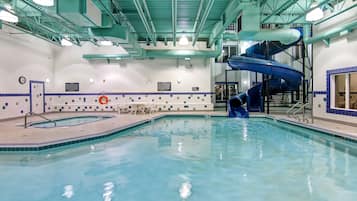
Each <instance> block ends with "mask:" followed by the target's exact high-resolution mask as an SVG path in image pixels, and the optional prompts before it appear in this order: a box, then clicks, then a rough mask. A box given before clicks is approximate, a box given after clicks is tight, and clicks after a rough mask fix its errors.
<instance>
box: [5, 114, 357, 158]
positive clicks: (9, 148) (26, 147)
mask: <svg viewBox="0 0 357 201" xmlns="http://www.w3.org/2000/svg"><path fill="white" fill-rule="evenodd" d="M193 116H195V117H226V115H220V114H161V115H158V116H154V117H150V118H148V119H144V120H141V121H138V122H135V123H131V124H128V125H125V126H121V127H116V128H113V129H111V130H108V131H104V132H100V133H95V134H89V135H84V136H80V137H72V138H66V139H61V140H55V141H48V142H44V143H21V144H0V152H21V151H43V150H48V149H52V148H58V147H62V146H67V145H72V144H78V143H82V142H88V141H92V140H98V139H102V138H106V137H110V136H113V135H114V134H117V133H118V132H122V131H125V130H128V129H131V128H135V127H137V126H140V125H143V124H146V123H149V122H152V121H154V120H159V119H162V118H165V117H193ZM251 117H252V118H265V119H270V120H276V121H279V122H282V123H286V124H290V125H294V126H298V127H302V128H306V129H311V130H314V131H317V132H322V133H325V134H327V135H331V136H335V137H340V138H342V139H345V140H349V141H353V142H356V143H357V137H355V136H351V135H348V134H345V133H340V132H336V131H332V130H328V129H323V128H319V127H316V126H313V125H308V124H303V123H299V122H294V121H291V120H288V119H284V118H277V117H274V116H270V115H264V114H262V115H251Z"/></svg>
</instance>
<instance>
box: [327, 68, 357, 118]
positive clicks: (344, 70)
mask: <svg viewBox="0 0 357 201" xmlns="http://www.w3.org/2000/svg"><path fill="white" fill-rule="evenodd" d="M350 72H357V66H351V67H346V68H339V69H334V70H328V71H326V92H327V98H326V99H327V103H326V112H327V113H333V114H339V115H346V116H353V117H357V111H352V110H344V109H335V108H331V93H330V92H331V91H330V90H331V83H330V82H331V81H330V80H331V76H332V75H335V74H341V73H350Z"/></svg>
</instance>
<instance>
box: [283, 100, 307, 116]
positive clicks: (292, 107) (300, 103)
mask: <svg viewBox="0 0 357 201" xmlns="http://www.w3.org/2000/svg"><path fill="white" fill-rule="evenodd" d="M302 104H303V103H302V102H297V103H295V104H294V105H293V106H291V107H290V109H288V111H286V114H287V115H288V116H289V115H290V112H291V111H293V110H294V109H295V108H296V107H298V106H299V105H302Z"/></svg>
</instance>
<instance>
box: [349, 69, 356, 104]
mask: <svg viewBox="0 0 357 201" xmlns="http://www.w3.org/2000/svg"><path fill="white" fill-rule="evenodd" d="M349 88H350V90H349V92H350V93H349V95H350V100H349V102H350V109H353V110H357V72H354V73H350V74H349Z"/></svg>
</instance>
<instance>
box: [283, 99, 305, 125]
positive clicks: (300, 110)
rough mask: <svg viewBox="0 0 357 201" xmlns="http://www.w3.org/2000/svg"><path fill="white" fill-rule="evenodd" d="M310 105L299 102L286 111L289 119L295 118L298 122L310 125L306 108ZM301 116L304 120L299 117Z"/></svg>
mask: <svg viewBox="0 0 357 201" xmlns="http://www.w3.org/2000/svg"><path fill="white" fill-rule="evenodd" d="M309 105H310V104H309V103H302V102H297V103H296V104H294V105H293V106H292V107H291V108H290V109H289V110H288V111H286V114H287V115H288V117H293V118H295V119H297V120H298V121H303V122H307V123H309V119H308V118H307V117H306V108H307V107H308V106H309ZM300 114H301V116H302V118H300V116H299V115H300Z"/></svg>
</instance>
